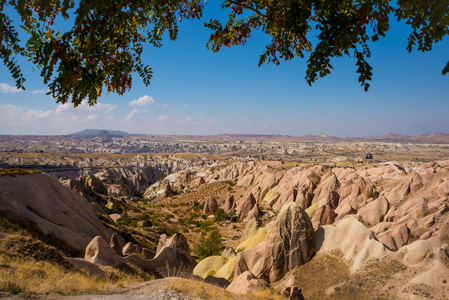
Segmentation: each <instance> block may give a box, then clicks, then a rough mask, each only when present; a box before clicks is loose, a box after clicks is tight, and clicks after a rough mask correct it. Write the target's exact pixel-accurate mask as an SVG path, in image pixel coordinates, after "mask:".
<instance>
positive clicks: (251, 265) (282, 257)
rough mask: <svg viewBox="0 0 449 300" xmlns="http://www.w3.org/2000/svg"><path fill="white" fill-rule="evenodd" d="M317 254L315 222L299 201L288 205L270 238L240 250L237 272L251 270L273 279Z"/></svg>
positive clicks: (268, 279)
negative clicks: (313, 223)
mask: <svg viewBox="0 0 449 300" xmlns="http://www.w3.org/2000/svg"><path fill="white" fill-rule="evenodd" d="M314 254H315V234H314V231H313V227H312V223H311V221H310V219H309V217H308V215H307V213H305V212H304V211H303V210H302V209H301V208H300V207H299V206H298V205H297V204H296V203H289V204H286V205H284V207H283V208H282V210H281V211H280V213H279V215H278V216H277V218H276V221H275V223H274V225H273V227H272V228H271V230H270V233H269V235H268V238H267V241H266V242H262V243H260V244H259V245H258V246H256V247H255V248H251V249H247V250H245V251H242V252H240V253H238V254H237V258H236V261H235V268H234V274H235V275H234V276H235V277H237V276H239V275H240V274H242V273H243V272H245V271H250V272H252V273H253V274H255V275H256V276H258V277H263V278H264V279H266V280H267V281H269V282H275V281H277V280H279V279H280V278H282V276H284V275H285V274H286V273H287V272H288V271H289V270H291V269H293V268H296V267H299V266H301V265H303V264H305V263H306V262H308V261H309V260H310V259H311V258H312V257H313V255H314Z"/></svg>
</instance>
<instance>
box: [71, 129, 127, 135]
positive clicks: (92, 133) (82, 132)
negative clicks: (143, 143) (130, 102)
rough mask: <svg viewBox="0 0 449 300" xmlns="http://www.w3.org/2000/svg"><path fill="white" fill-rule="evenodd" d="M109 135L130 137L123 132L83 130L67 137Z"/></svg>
mask: <svg viewBox="0 0 449 300" xmlns="http://www.w3.org/2000/svg"><path fill="white" fill-rule="evenodd" d="M106 133H107V134H109V135H131V134H130V133H128V132H125V131H118V130H108V129H84V130H83V131H79V132H75V133H71V134H68V135H96V134H106Z"/></svg>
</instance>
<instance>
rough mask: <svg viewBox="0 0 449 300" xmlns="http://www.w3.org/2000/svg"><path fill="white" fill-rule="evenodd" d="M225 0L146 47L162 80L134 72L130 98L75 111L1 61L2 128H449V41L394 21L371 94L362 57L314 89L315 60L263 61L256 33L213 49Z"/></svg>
mask: <svg viewBox="0 0 449 300" xmlns="http://www.w3.org/2000/svg"><path fill="white" fill-rule="evenodd" d="M216 3H217V2H216V1H210V2H209V3H208V4H207V5H206V10H205V14H204V17H203V20H201V21H190V20H187V21H183V22H182V23H181V25H180V32H179V37H178V40H177V41H175V42H172V41H169V40H168V39H166V40H165V41H164V42H163V47H162V48H161V49H155V48H152V47H150V46H148V47H146V49H145V52H144V55H143V61H144V62H145V63H147V64H149V65H150V66H151V67H152V68H153V71H154V76H153V78H152V81H151V85H150V86H149V87H145V86H144V84H143V83H142V82H141V80H140V78H138V76H137V75H136V76H134V82H133V86H132V89H131V90H130V91H129V92H127V93H125V95H124V96H118V95H116V94H105V95H102V97H101V98H100V99H99V101H98V102H99V104H98V105H97V106H95V107H89V106H88V105H87V104H86V103H83V104H82V105H81V106H80V107H78V108H76V109H74V108H73V107H71V105H70V104H67V105H60V104H57V103H56V101H55V100H54V99H52V98H51V97H49V96H47V95H45V93H44V91H45V90H46V86H45V85H44V84H43V82H42V79H41V78H40V77H39V71H38V70H35V71H33V70H32V66H31V65H30V64H29V63H28V62H21V63H22V69H23V70H24V72H25V77H26V78H27V81H26V88H27V91H25V92H17V91H16V90H15V88H14V87H13V86H14V80H13V79H12V78H11V77H10V75H9V73H8V72H7V69H6V68H5V67H4V66H3V65H2V67H1V68H2V69H1V70H2V72H0V134H68V133H72V132H75V131H79V130H83V129H86V128H99V129H113V130H123V131H127V132H131V133H146V134H194V135H209V134H220V133H250V134H255V133H258V134H289V135H306V134H319V133H325V134H328V135H333V136H375V135H383V134H387V133H401V134H407V135H419V134H422V133H428V132H445V133H449V118H448V115H449V105H448V104H449V101H448V100H449V76H442V75H441V71H442V69H443V67H444V66H445V65H446V63H447V61H448V60H449V55H448V54H449V52H448V49H449V39H448V38H445V39H444V40H443V41H442V42H440V43H438V44H436V45H434V49H433V50H432V51H431V52H427V53H421V52H418V51H413V52H412V53H408V52H407V51H406V45H407V36H408V34H409V33H410V29H408V28H407V26H406V25H405V24H399V23H397V22H396V21H394V20H393V21H392V23H391V29H390V31H389V32H388V33H387V37H386V38H383V39H381V40H380V41H378V42H376V43H372V44H371V51H372V57H371V58H370V59H369V62H370V64H371V65H372V66H373V67H374V70H373V81H372V82H371V88H370V90H369V91H368V92H364V90H363V88H362V87H361V86H360V85H359V83H358V81H357V74H356V72H355V70H356V67H355V60H354V59H352V58H347V57H345V58H339V59H335V60H334V61H331V63H332V65H333V66H334V70H333V71H332V74H330V75H328V76H327V77H324V78H320V79H319V80H318V81H317V82H315V83H314V84H313V85H312V86H311V87H310V86H309V85H308V84H307V82H306V81H305V79H304V77H305V71H306V59H300V58H296V59H294V60H292V61H289V62H282V63H281V65H279V66H275V65H271V64H270V65H263V66H261V67H258V66H257V64H258V60H259V55H260V54H261V53H262V52H263V50H264V47H265V44H266V43H267V41H268V38H267V37H266V36H264V35H263V34H261V33H259V32H255V33H254V34H253V38H251V39H250V40H249V41H248V43H247V44H246V45H244V46H239V47H233V48H230V49H222V50H221V51H220V52H218V53H213V52H211V51H208V50H207V49H206V47H205V44H206V42H207V39H208V36H209V34H210V31H209V30H208V29H205V28H204V27H203V21H205V20H208V19H209V18H211V17H216V16H221V15H222V14H223V12H221V11H220V9H218V5H217V4H216Z"/></svg>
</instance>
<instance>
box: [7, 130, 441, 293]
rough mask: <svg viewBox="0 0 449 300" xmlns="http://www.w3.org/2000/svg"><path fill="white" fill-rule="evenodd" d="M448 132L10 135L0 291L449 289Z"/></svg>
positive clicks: (417, 291) (253, 291)
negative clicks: (411, 134) (367, 135)
mask: <svg viewBox="0 0 449 300" xmlns="http://www.w3.org/2000/svg"><path fill="white" fill-rule="evenodd" d="M446 138H447V137H446V136H445V135H443V134H434V135H433V136H429V135H423V136H420V137H419V138H417V137H406V136H397V135H391V136H384V137H373V138H365V137H363V138H335V137H329V136H325V135H318V136H305V137H289V136H261V135H253V136H252V135H229V134H226V135H217V136H153V135H148V136H140V135H126V133H122V132H119V133H118V134H109V133H108V132H107V131H101V132H100V133H96V134H88V135H77V136H1V137H0V216H1V218H0V278H2V279H0V297H14V295H17V296H19V297H23V296H32V297H37V298H42V299H52V297H67V299H71V298H72V297H73V298H79V299H83V297H87V296H86V295H97V296H98V297H100V296H101V297H105V298H107V297H108V295H115V296H119V295H122V296H124V297H125V296H129V297H137V296H136V295H145V293H150V292H154V291H156V290H161V289H162V290H165V291H167V293H177V296H173V297H178V298H182V297H186V298H185V299H188V297H198V298H201V299H212V298H214V299H215V298H218V299H285V298H288V299H354V297H357V298H358V299H373V298H375V299H412V298H414V297H415V298H416V299H422V298H428V299H444V298H446V297H447V295H449V283H448V281H449V201H448V197H449V142H448V141H446V140H445V139H446ZM181 282H182V283H181ZM82 295H85V296H82ZM148 295H149V294H147V296H148ZM167 297H168V296H167ZM301 297H303V298H301ZM136 299H137V298H136ZM167 299H168V298H167ZM182 299H184V298H182Z"/></svg>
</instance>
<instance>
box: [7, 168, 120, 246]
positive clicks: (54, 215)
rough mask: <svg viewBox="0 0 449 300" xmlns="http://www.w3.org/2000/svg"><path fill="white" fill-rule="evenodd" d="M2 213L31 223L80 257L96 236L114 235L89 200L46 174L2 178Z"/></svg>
mask: <svg viewBox="0 0 449 300" xmlns="http://www.w3.org/2000/svg"><path fill="white" fill-rule="evenodd" d="M0 211H1V212H2V214H4V215H5V217H9V218H11V219H12V220H14V222H21V221H26V222H31V223H32V224H34V227H33V230H37V231H38V232H40V233H41V234H42V235H43V236H44V237H50V238H57V239H58V240H60V241H62V242H63V243H64V244H66V245H68V246H69V247H71V248H73V249H75V250H77V251H78V252H79V253H80V254H84V250H85V248H86V246H87V245H88V244H89V243H90V241H91V239H92V238H94V237H95V236H101V237H102V238H103V239H105V240H109V239H110V237H111V235H112V232H111V231H108V230H107V229H106V228H105V227H104V226H103V225H102V224H101V222H100V220H99V219H98V217H97V215H96V214H95V212H94V209H93V207H92V205H91V204H89V202H88V201H87V200H86V199H85V198H83V197H82V196H80V195H79V194H78V193H76V192H74V191H71V190H69V189H67V188H66V187H64V186H63V185H62V184H61V183H60V182H59V181H58V180H56V179H55V178H53V177H51V176H49V175H46V174H33V175H21V176H15V177H10V176H4V177H0Z"/></svg>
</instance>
